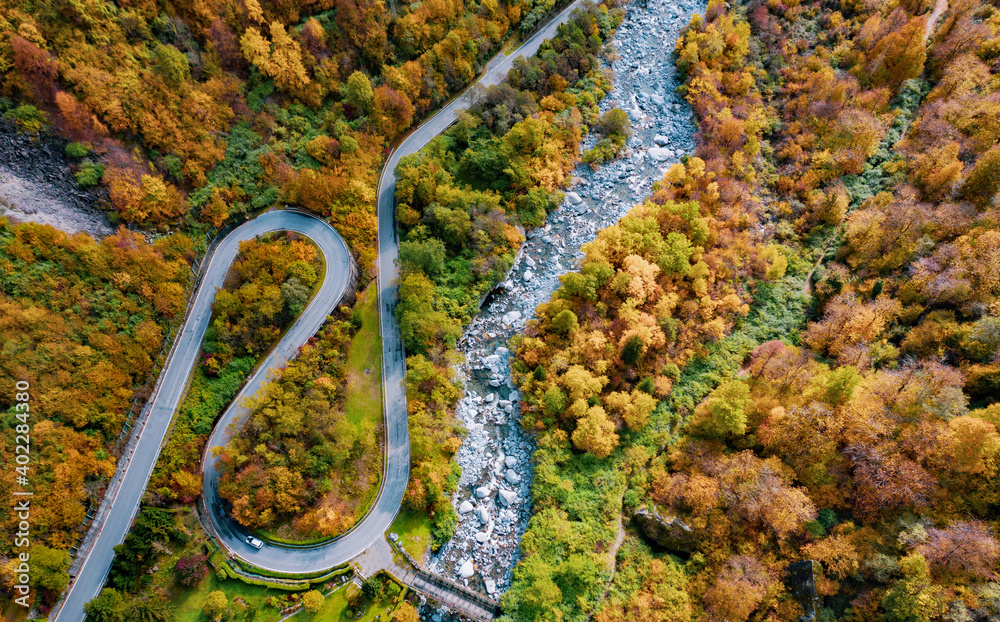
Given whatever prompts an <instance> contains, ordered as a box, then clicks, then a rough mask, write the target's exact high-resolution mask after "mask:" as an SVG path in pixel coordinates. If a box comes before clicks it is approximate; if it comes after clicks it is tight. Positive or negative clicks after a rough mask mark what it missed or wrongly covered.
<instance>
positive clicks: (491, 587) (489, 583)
mask: <svg viewBox="0 0 1000 622" xmlns="http://www.w3.org/2000/svg"><path fill="white" fill-rule="evenodd" d="M483 583H484V584H485V585H486V593H487V594H492V593H494V592H496V591H497V582H496V581H494V580H493V579H491V578H489V577H485V578H483Z"/></svg>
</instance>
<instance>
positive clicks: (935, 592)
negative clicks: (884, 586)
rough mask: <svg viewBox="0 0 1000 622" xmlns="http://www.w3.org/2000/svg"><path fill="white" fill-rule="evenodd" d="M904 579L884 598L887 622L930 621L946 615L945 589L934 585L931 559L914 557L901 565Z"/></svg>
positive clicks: (906, 559) (905, 560) (921, 556)
mask: <svg viewBox="0 0 1000 622" xmlns="http://www.w3.org/2000/svg"><path fill="white" fill-rule="evenodd" d="M899 567H900V569H901V570H902V571H903V578H902V579H900V580H898V581H896V583H895V584H893V586H892V587H891V588H889V591H888V592H886V594H885V596H884V597H883V598H882V609H883V610H884V611H885V619H886V622H926V621H927V620H936V619H937V618H938V616H939V615H941V614H942V613H944V602H943V600H942V594H941V588H939V587H937V586H935V585H934V584H933V583H931V579H930V571H929V570H928V568H927V560H925V559H924V556H923V555H919V554H916V553H914V554H911V555H908V556H907V557H904V558H903V559H901V560H900V562H899Z"/></svg>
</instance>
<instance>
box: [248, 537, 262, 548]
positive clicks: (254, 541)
mask: <svg viewBox="0 0 1000 622" xmlns="http://www.w3.org/2000/svg"><path fill="white" fill-rule="evenodd" d="M246 543H247V544H249V545H250V546H252V547H253V548H255V549H259V548H260V547H262V546H264V543H263V542H261V541H260V540H258V539H257V538H255V537H253V536H247V539H246Z"/></svg>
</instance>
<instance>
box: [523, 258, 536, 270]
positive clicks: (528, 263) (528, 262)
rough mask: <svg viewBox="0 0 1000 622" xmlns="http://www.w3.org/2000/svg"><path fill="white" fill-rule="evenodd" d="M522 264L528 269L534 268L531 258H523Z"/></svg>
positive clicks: (533, 261)
mask: <svg viewBox="0 0 1000 622" xmlns="http://www.w3.org/2000/svg"><path fill="white" fill-rule="evenodd" d="M524 263H526V264H527V265H528V267H529V268H534V267H535V260H534V259H532V258H531V257H525V258H524Z"/></svg>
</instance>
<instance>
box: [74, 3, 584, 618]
mask: <svg viewBox="0 0 1000 622" xmlns="http://www.w3.org/2000/svg"><path fill="white" fill-rule="evenodd" d="M584 1H585V0H576V1H575V2H573V3H572V4H570V5H569V6H567V7H566V8H565V9H563V10H562V11H561V12H560V13H559V14H558V15H556V16H555V17H554V18H553V19H551V20H550V21H549V22H548V23H547V24H546V25H545V26H544V27H543V28H541V29H540V30H539V31H538V32H537V33H535V34H534V35H533V36H532V37H531V38H530V39H528V40H527V41H525V42H524V44H523V45H521V46H520V47H519V48H518V49H517V50H516V51H515V52H514V53H512V54H511V55H509V56H505V55H504V54H503V53H502V52H501V53H499V54H497V55H496V56H495V57H494V58H493V59H492V60H490V62H489V63H487V65H486V68H485V70H484V72H483V75H482V76H481V77H480V79H479V80H478V82H477V83H476V85H474V86H473V87H472V88H470V89H468V90H467V91H466V92H465V93H464V94H462V95H461V96H459V97H457V98H456V99H454V100H452V101H451V102H450V103H449V104H447V105H446V106H444V107H443V108H442V109H441V110H440V111H438V112H437V114H435V115H434V116H433V117H431V118H430V119H428V120H427V121H426V122H424V123H423V124H422V125H421V126H420V127H419V128H417V129H416V130H414V131H413V132H412V133H411V134H410V135H409V136H408V137H407V138H406V139H405V140H404V141H403V142H402V143H401V144H400V145H399V147H398V148H397V149H396V150H395V151H394V152H393V153H392V155H391V157H390V158H389V161H388V162H387V163H386V166H385V168H384V169H383V172H382V177H381V179H380V182H379V191H378V223H379V232H378V244H379V258H378V262H379V266H378V268H379V279H378V286H379V316H380V321H381V325H382V348H383V355H382V367H383V373H382V381H383V394H384V396H385V422H386V435H385V441H386V448H385V449H386V456H385V461H384V464H385V473H384V475H383V480H382V488H381V490H380V492H379V496H378V498H377V499H376V501H375V503H374V504H373V506H372V508H371V509H370V510H369V512H368V514H367V515H366V516H365V517H364V519H362V521H361V522H360V523H358V524H357V525H356V526H355V527H354V528H353V529H352V530H350V531H349V532H347V533H346V534H344V535H343V536H341V537H339V538H337V539H336V540H333V541H331V542H328V543H325V544H322V545H319V546H312V547H289V546H286V545H279V544H273V543H265V544H264V546H263V548H261V549H259V550H258V549H255V548H253V547H251V546H250V545H249V544H246V542H245V541H244V538H245V537H246V533H247V532H246V531H245V530H243V529H242V528H241V527H240V526H238V525H236V524H234V523H233V521H231V520H229V519H228V518H226V517H223V516H220V511H219V510H220V507H222V501H221V500H220V499H219V496H218V473H217V471H216V470H215V460H214V458H212V456H211V451H212V448H214V447H216V446H219V445H225V443H226V439H227V438H228V435H229V434H230V433H231V431H232V430H231V428H230V424H231V423H232V422H234V421H238V420H241V418H242V417H245V416H246V415H247V411H246V408H245V407H244V406H243V405H242V404H241V398H242V397H243V396H245V395H253V394H254V393H255V392H256V390H257V389H258V388H259V387H260V386H261V384H262V383H263V382H265V381H266V377H267V373H268V372H269V370H271V369H280V368H281V367H283V366H284V364H285V363H286V362H287V361H288V360H289V358H291V357H292V356H294V355H295V353H296V352H297V351H298V348H299V347H300V346H301V345H302V344H304V343H305V342H306V341H307V340H308V339H309V338H310V337H311V336H312V335H313V334H315V333H316V331H317V330H319V328H320V327H321V326H322V324H323V322H324V321H325V319H326V316H327V315H328V313H329V312H330V310H331V309H332V307H333V305H335V304H336V303H337V302H338V301H339V300H340V298H341V296H342V295H343V292H344V289H345V288H346V286H347V277H348V273H347V269H346V266H347V262H348V253H349V251H348V249H347V246H346V245H345V244H344V241H343V240H342V239H341V238H340V236H339V235H338V234H337V233H336V231H334V230H333V228H332V227H330V226H329V225H328V224H326V223H324V222H322V221H320V220H318V219H316V218H312V217H310V216H306V215H304V214H300V213H297V212H290V211H273V212H267V213H265V214H263V215H261V216H259V217H257V218H255V219H254V220H251V221H249V222H247V223H245V224H243V225H241V226H240V227H238V228H237V229H235V230H234V231H233V232H232V233H231V234H229V235H228V236H227V237H226V238H225V239H224V240H223V241H222V242H221V243H220V245H219V248H218V249H217V250H216V252H215V254H214V255H213V257H212V258H211V261H210V263H209V265H208V266H206V267H205V271H204V278H203V281H202V283H201V285H200V286H199V288H198V291H197V293H196V295H195V298H194V302H193V303H192V307H191V311H190V315H189V317H188V319H187V322H186V323H185V325H184V327H183V329H182V331H181V333H180V335H179V336H178V342H177V344H176V346H175V351H174V354H173V355H172V357H171V359H170V361H169V362H168V365H167V367H166V369H164V371H163V375H164V378H163V381H162V382H161V388H160V390H159V391H158V392H157V394H156V395H154V396H153V397H152V402H153V405H152V407H151V411H150V413H149V417H148V419H147V423H146V424H145V427H144V428H143V429H142V430H141V432H140V434H141V436H140V438H139V442H138V444H137V446H136V449H135V453H134V455H133V456H132V457H131V463H130V464H129V466H128V469H127V471H126V473H125V478H124V480H123V482H122V485H121V488H120V489H119V491H118V494H117V495H116V497H115V498H114V499H113V500H112V501H111V503H112V506H111V507H112V509H111V512H110V513H108V515H107V518H106V519H105V522H104V525H103V526H101V527H100V532H99V535H98V537H97V541H96V542H95V544H94V546H93V548H92V549H91V550H90V554H89V555H88V557H87V559H86V560H85V561H84V563H83V565H82V566H81V568H80V573H79V575H78V577H77V579H76V580H75V581H74V582H73V584H72V585H71V586H70V590H69V592H68V594H66V597H65V599H64V600H63V602H62V603H61V606H60V607H59V609H58V612H57V614H56V618H55V620H57V621H60V622H75V621H78V620H83V619H84V617H85V615H84V612H83V605H84V603H86V602H87V601H89V600H91V599H92V598H94V597H95V596H97V594H98V593H100V590H101V588H102V587H103V585H104V581H105V579H106V577H107V574H108V571H109V569H110V568H111V562H112V561H113V559H114V549H113V547H114V546H115V545H117V544H120V543H121V542H122V541H123V540H124V539H125V535H126V534H127V533H128V530H129V528H130V527H131V523H132V519H133V517H134V516H135V514H136V511H137V509H138V507H139V503H140V501H141V500H142V496H143V493H144V492H145V490H146V484H147V482H148V481H149V477H150V475H151V474H152V471H153V467H154V466H155V465H156V459H157V457H158V456H159V453H160V447H161V445H162V442H163V439H164V437H165V435H166V432H167V429H168V428H169V426H170V420H171V418H172V416H173V414H174V412H175V411H176V410H177V407H178V406H179V403H180V399H181V397H182V395H183V392H184V387H185V385H186V383H187V380H188V378H189V376H190V374H191V370H192V368H193V366H194V363H195V360H196V358H197V356H198V352H199V351H200V348H201V342H202V338H203V337H204V334H205V330H206V329H207V328H208V324H209V320H210V319H211V309H212V302H213V300H214V299H215V292H216V291H217V289H218V288H219V287H221V286H222V283H223V281H224V279H225V276H226V273H227V271H228V269H229V266H230V265H231V264H232V262H233V260H234V259H235V257H236V252H237V250H238V247H239V242H240V241H241V240H247V239H252V238H254V237H257V236H259V235H262V234H264V233H267V232H271V231H281V230H287V231H294V232H297V233H301V234H303V235H305V236H308V237H309V238H311V239H312V240H313V241H314V242H315V243H316V245H317V246H318V247H319V248H320V250H321V251H322V252H323V254H324V255H325V257H326V265H327V269H326V276H325V279H324V281H323V284H322V285H321V287H320V290H319V291H318V292H317V294H316V296H315V297H314V298H313V300H312V302H311V303H310V304H309V306H308V307H307V308H306V310H305V311H303V313H302V315H301V316H300V317H299V319H298V320H297V321H296V322H295V324H294V325H293V326H292V328H290V329H289V330H288V332H287V333H286V334H285V336H284V338H283V339H282V340H281V342H280V343H279V344H278V346H277V347H276V348H275V349H274V351H273V352H272V353H271V355H270V356H269V357H268V359H267V360H266V361H265V362H264V364H263V365H261V366H260V368H259V370H258V372H257V373H255V375H254V376H253V377H252V378H251V380H250V381H249V382H248V383H247V385H246V387H245V389H244V391H243V392H241V393H240V396H238V397H237V399H236V400H234V402H233V405H232V406H231V407H230V408H229V409H227V411H226V412H225V413H224V414H223V418H222V419H221V420H220V422H219V423H218V424H217V425H216V428H215V430H214V431H213V433H212V436H211V438H210V439H209V447H208V450H207V453H206V456H207V458H206V464H205V479H204V488H203V494H204V501H205V504H206V506H207V508H208V510H209V511H208V515H209V516H210V517H211V518H210V520H211V523H212V527H213V529H214V530H215V531H216V534H217V536H218V537H219V539H220V540H221V544H222V545H223V546H225V547H226V548H228V549H229V550H230V551H231V552H232V553H235V554H236V555H239V556H240V557H242V558H244V559H246V560H248V561H250V562H251V563H253V564H254V565H256V566H259V567H261V568H265V569H268V570H272V571H277V572H299V573H303V572H314V571H320V570H325V569H328V568H332V567H334V566H337V565H340V564H342V563H344V562H346V561H348V560H350V559H352V558H353V557H355V556H356V555H358V554H359V553H361V552H362V551H364V550H365V549H366V548H368V546H369V545H370V544H371V543H372V542H373V541H374V540H375V539H377V538H381V537H382V536H383V534H384V533H385V532H386V530H387V529H388V528H389V526H390V525H391V524H392V521H393V520H394V518H395V516H396V513H397V512H398V511H399V505H400V502H401V501H402V499H403V493H404V491H405V490H406V484H407V480H408V479H409V469H410V438H409V431H408V429H407V413H406V390H405V389H406V387H405V382H404V379H405V374H406V358H405V353H404V351H403V344H402V341H401V340H400V337H399V329H398V326H397V325H396V319H395V315H394V313H393V311H394V309H395V307H396V303H397V300H398V292H397V287H396V279H397V276H398V270H397V267H396V259H397V257H398V242H399V237H398V233H397V231H396V220H395V192H396V178H395V169H396V166H397V165H398V164H399V160H400V158H402V157H403V156H406V155H409V154H412V153H415V152H417V151H419V150H420V149H421V148H422V147H423V146H424V145H426V144H427V143H428V142H430V140H431V139H432V138H434V137H435V136H437V135H438V134H440V133H441V132H443V131H444V130H445V129H447V128H448V126H450V125H451V124H452V123H453V122H454V121H455V119H456V118H457V117H458V114H459V113H460V112H461V111H463V110H465V109H466V108H468V107H469V106H470V105H471V104H472V103H474V101H475V98H476V96H477V93H478V90H479V88H482V87H488V86H491V85H494V84H497V83H499V82H500V81H501V80H503V78H504V77H505V76H506V74H507V71H508V70H509V69H510V68H511V65H512V63H513V61H514V59H516V58H517V57H518V56H528V57H530V56H532V55H533V54H534V53H535V52H536V51H537V50H538V48H539V46H540V45H541V44H542V43H543V42H544V41H545V40H546V39H549V38H551V37H552V36H553V35H554V34H555V32H556V28H557V27H558V26H559V25H560V24H562V23H563V22H565V21H567V20H568V19H569V17H570V13H571V12H572V10H573V9H574V8H576V7H577V6H579V5H580V4H581V3H583V2H584ZM107 501H108V500H107V499H106V500H105V502H107Z"/></svg>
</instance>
